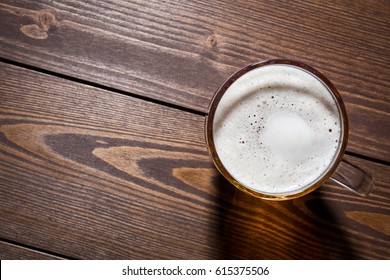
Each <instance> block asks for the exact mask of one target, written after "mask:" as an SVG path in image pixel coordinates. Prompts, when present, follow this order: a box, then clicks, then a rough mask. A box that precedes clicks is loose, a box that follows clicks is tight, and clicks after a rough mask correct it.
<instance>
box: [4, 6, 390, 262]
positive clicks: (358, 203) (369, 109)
mask: <svg viewBox="0 0 390 280" xmlns="http://www.w3.org/2000/svg"><path fill="white" fill-rule="evenodd" d="M389 38H390V2H389V1H387V0H365V1H355V0H342V1H279V0H273V1H244V0H242V1H229V0H224V1H215V0H208V1H157V0H151V1H114V0H110V1H109V0H106V1H91V0H89V1H49V0H40V1H12V0H3V1H1V3H0V57H1V58H0V257H1V259H19V258H20V259H35V258H37V259H46V258H69V259H390V167H389V161H390V153H389V152H390V141H389V139H390V122H389V117H390V95H389V88H390V87H389V86H390V67H389V65H390V47H389V45H390V41H389ZM269 58H290V59H294V60H299V61H302V62H305V63H307V64H309V65H311V66H313V67H314V68H316V69H318V70H320V71H321V72H322V73H323V74H325V75H326V76H327V77H328V78H329V79H330V80H331V81H333V83H334V84H335V85H336V87H337V88H338V89H339V91H340V93H341V95H342V97H343V99H344V101H345V103H346V107H347V110H348V113H349V117H350V141H349V143H348V148H347V155H346V157H347V159H349V160H350V161H351V162H353V163H355V164H359V165H360V166H361V167H363V168H364V169H366V170H367V171H369V172H370V173H371V174H372V175H373V176H374V177H375V178H376V185H375V189H374V191H373V192H372V194H371V195H370V196H368V197H361V196H359V195H357V194H355V193H353V192H351V191H349V190H346V189H343V188H340V187H338V186H334V185H331V184H325V185H324V186H322V187H321V188H319V189H318V190H316V191H315V192H313V193H311V194H309V195H307V196H305V197H303V198H300V199H295V200H291V201H285V202H270V201H263V200H259V199H256V198H253V197H250V196H248V195H246V194H244V193H242V192H240V191H238V190H236V189H235V188H234V187H233V186H232V185H230V184H229V183H228V182H227V181H226V180H225V179H223V177H222V176H221V175H219V173H218V172H217V170H216V169H215V167H214V165H213V164H212V162H211V160H210V157H209V155H208V152H207V148H206V145H205V139H204V132H203V127H204V118H205V115H206V112H207V108H208V104H209V102H210V99H211V97H212V95H213V94H214V92H215V90H216V89H217V88H218V86H219V85H221V83H222V82H223V81H224V80H225V79H226V78H227V77H228V76H230V75H231V74H232V73H234V72H235V71H237V70H238V69H240V68H242V67H244V66H246V65H247V64H250V63H252V62H257V61H262V60H265V59H269Z"/></svg>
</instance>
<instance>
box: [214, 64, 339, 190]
mask: <svg viewBox="0 0 390 280" xmlns="http://www.w3.org/2000/svg"><path fill="white" fill-rule="evenodd" d="M341 125H342V121H341V116H340V112H339V109H338V105H337V103H336V101H335V99H334V97H333V95H332V94H331V93H330V91H329V89H328V88H327V87H326V86H325V85H324V84H323V83H322V82H321V81H320V80H318V79H317V78H316V77H314V76H312V75H311V74H309V73H308V72H306V71H305V70H302V69H300V68H297V67H295V66H291V65H280V64H278V65H268V66H263V67H259V68H256V69H254V70H251V71H250V72H248V73H246V74H244V75H243V76H241V77H240V78H238V79H237V80H236V81H235V82H234V83H233V84H232V85H231V86H230V87H229V88H228V89H227V91H226V92H225V94H224V95H223V97H222V98H221V100H220V102H219V104H218V107H217V109H216V111H215V116H214V123H213V137H214V144H215V148H216V152H217V154H218V157H219V159H220V161H221V162H222V164H223V165H224V166H225V168H226V169H227V170H228V172H229V173H230V174H231V175H232V177H233V178H234V179H235V180H237V181H238V182H240V183H241V184H243V185H244V186H246V187H247V188H249V189H252V190H255V191H259V192H262V193H265V194H292V193H297V192H300V191H302V190H304V189H305V188H308V187H310V186H312V185H313V184H314V183H315V182H316V181H317V180H318V179H319V178H321V177H322V176H323V174H324V173H326V172H327V170H328V169H329V168H330V166H331V165H332V163H333V161H334V159H335V155H337V153H338V151H339V149H340V144H341V143H340V142H341V131H342V127H341Z"/></svg>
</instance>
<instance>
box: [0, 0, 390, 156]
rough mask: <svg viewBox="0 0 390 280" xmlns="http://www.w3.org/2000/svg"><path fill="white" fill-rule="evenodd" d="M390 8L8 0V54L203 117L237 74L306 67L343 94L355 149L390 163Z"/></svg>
mask: <svg viewBox="0 0 390 280" xmlns="http://www.w3.org/2000/svg"><path fill="white" fill-rule="evenodd" d="M389 14H390V2H389V1H381V0H369V1H358V2H357V1H351V0H343V1H294V2H293V3H291V2H285V1H276V0H274V1H234V2H231V1H228V0H226V1H218V2H217V1H196V3H195V2H193V1H180V2H179V3H177V1H172V2H171V1H164V3H163V4H162V3H161V1H157V0H155V1H147V3H145V1H99V2H96V1H94V2H93V3H92V2H91V1H82V2H67V3H63V2H62V1H44V0H41V1H34V2H29V3H26V2H19V1H12V0H5V1H2V4H0V21H1V24H0V56H2V57H4V58H7V59H10V60H14V61H18V62H22V63H26V64H29V65H33V66H36V67H40V68H44V69H48V70H51V71H54V72H58V73H62V74H65V75H69V76H73V77H77V78H81V79H85V80H88V81H92V82H94V83H98V84H102V85H105V86H109V87H112V88H116V89H119V90H123V91H127V92H131V93H134V94H138V95H143V96H147V97H150V98H153V99H157V100H163V101H164V102H168V103H173V104H177V105H180V106H184V107H188V108H191V109H195V110H199V111H201V112H206V111H207V106H208V103H209V101H210V98H211V96H212V95H213V93H214V91H215V90H216V89H217V88H218V87H219V85H220V84H221V83H222V82H223V81H224V80H225V79H226V78H227V77H228V76H229V75H230V74H232V73H233V72H234V71H236V70H238V69H239V68H241V67H243V66H245V65H247V64H249V63H252V62H255V61H259V60H264V59H268V58H274V57H288V58H291V59H297V60H301V61H303V62H306V63H308V64H310V65H312V66H313V67H315V68H317V69H318V70H320V71H322V72H323V73H324V74H325V75H326V76H328V77H329V78H330V79H331V80H332V81H333V82H334V83H335V85H336V87H338V88H339V90H340V92H341V94H342V96H343V98H344V99H345V101H346V103H347V109H348V111H349V112H350V124H351V125H350V126H351V136H350V145H349V150H350V151H352V152H355V153H359V154H363V155H366V156H369V157H373V158H378V159H381V160H384V161H390V153H389V150H390V147H389V145H390V144H389V141H388V139H389V138H390V124H389V122H388V119H389V112H390V97H389V95H388V94H387V91H388V88H389V86H390V76H389V75H388V73H389V70H390V69H389V65H390V48H389V43H388V35H387V34H390V22H389V21H390V20H389V17H388V15H389Z"/></svg>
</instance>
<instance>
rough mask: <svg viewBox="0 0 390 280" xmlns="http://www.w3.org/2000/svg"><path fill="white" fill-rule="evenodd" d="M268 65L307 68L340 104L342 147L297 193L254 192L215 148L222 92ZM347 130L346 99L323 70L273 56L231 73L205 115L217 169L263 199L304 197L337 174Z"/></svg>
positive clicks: (207, 132)
mask: <svg viewBox="0 0 390 280" xmlns="http://www.w3.org/2000/svg"><path fill="white" fill-rule="evenodd" d="M269 65H287V66H293V67H296V68H298V69H301V70H304V71H306V72H308V73H309V74H311V75H312V76H314V77H315V78H317V79H318V80H319V81H320V82H322V83H323V84H324V85H325V86H326V87H327V89H328V91H329V93H330V94H331V95H332V96H333V98H334V100H335V103H336V105H337V107H338V111H339V114H340V118H341V123H342V127H341V130H342V132H341V136H340V142H341V144H339V148H338V150H337V152H336V153H335V156H334V158H333V161H332V163H331V164H330V166H329V167H328V168H327V169H326V172H324V173H323V175H322V176H320V177H319V178H317V179H316V180H315V181H314V182H313V184H312V185H310V186H308V187H305V188H303V189H302V190H301V191H297V192H292V193H276V194H271V193H263V192H260V191H255V190H253V189H251V188H249V187H247V186H245V185H244V184H242V183H240V182H239V181H237V180H236V179H235V178H234V177H233V176H232V175H231V174H230V172H229V171H228V170H227V169H226V168H225V166H224V165H223V163H222V162H221V160H220V158H219V156H218V153H217V151H216V147H215V144H214V135H213V125H214V116H215V111H216V110H217V107H218V104H219V102H220V100H221V99H222V97H223V95H224V94H225V92H226V91H227V90H228V88H229V87H230V86H231V85H232V84H233V83H234V82H235V81H236V80H237V79H239V78H240V77H241V76H243V75H244V74H246V73H248V72H250V71H251V70H254V69H256V68H259V67H264V66H269ZM348 131H349V126H348V116H347V111H346V108H345V105H344V102H343V100H342V98H341V96H340V94H339V92H338V91H337V89H336V87H335V86H334V85H333V84H332V83H331V82H330V80H329V79H328V78H326V77H325V76H324V75H323V74H322V73H320V72H319V71H317V70H316V69H314V68H313V67H311V66H309V65H307V64H305V63H302V62H299V61H295V60H289V59H270V60H266V61H262V62H257V63H253V64H250V65H247V66H245V67H244V68H241V69H240V70H238V71H237V72H235V73H234V74H233V75H231V76H230V77H229V78H228V79H227V80H226V81H225V82H224V83H223V84H222V85H221V86H220V87H219V88H218V89H217V91H216V92H215V93H214V95H213V97H212V99H211V101H210V105H209V107H208V110H207V114H206V118H205V128H204V132H205V139H206V145H207V148H208V150H209V153H210V154H211V157H212V160H213V162H214V165H215V166H216V168H217V169H218V170H219V172H220V173H221V174H222V175H223V176H224V177H225V178H226V179H227V180H228V181H229V182H230V183H231V184H233V185H234V186H235V187H237V188H238V189H240V190H242V191H244V192H245V193H248V194H250V195H252V196H255V197H258V198H262V199H267V200H288V199H293V198H298V197H301V196H303V195H305V194H308V193H310V192H312V191H314V190H315V189H317V188H318V187H319V186H321V185H322V184H323V183H325V181H326V180H328V179H329V178H330V177H331V175H332V174H333V173H334V171H335V170H336V168H337V166H338V165H339V163H340V161H341V160H342V157H343V155H344V153H345V150H346V146H347V142H348Z"/></svg>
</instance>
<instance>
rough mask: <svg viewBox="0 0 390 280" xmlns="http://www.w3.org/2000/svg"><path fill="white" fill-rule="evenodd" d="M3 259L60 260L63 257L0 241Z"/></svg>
mask: <svg viewBox="0 0 390 280" xmlns="http://www.w3.org/2000/svg"><path fill="white" fill-rule="evenodd" d="M0 257H1V259H2V260H4V259H6V260H60V259H61V258H59V257H57V256H53V255H50V254H47V253H44V252H40V251H36V250H34V249H30V248H26V247H25V246H20V245H15V244H11V243H7V242H3V241H0Z"/></svg>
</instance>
